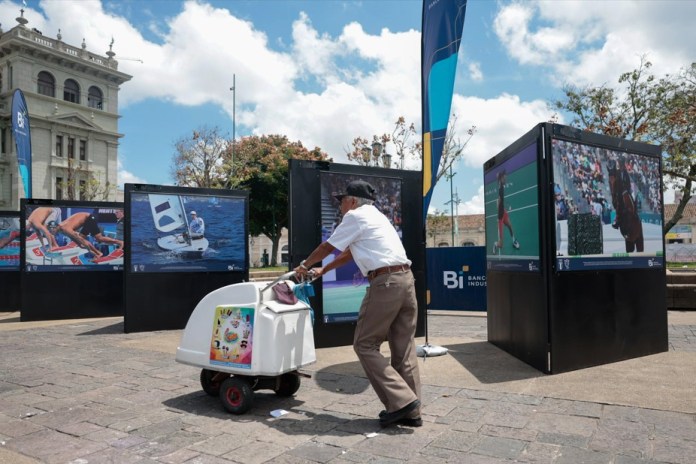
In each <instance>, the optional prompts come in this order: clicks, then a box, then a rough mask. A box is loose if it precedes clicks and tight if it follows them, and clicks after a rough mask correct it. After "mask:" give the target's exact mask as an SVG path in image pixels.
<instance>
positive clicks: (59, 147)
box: [56, 135, 63, 158]
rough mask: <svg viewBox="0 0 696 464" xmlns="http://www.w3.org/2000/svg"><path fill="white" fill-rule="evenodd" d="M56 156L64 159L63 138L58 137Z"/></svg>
mask: <svg viewBox="0 0 696 464" xmlns="http://www.w3.org/2000/svg"><path fill="white" fill-rule="evenodd" d="M56 156H60V157H61V158H62V157H63V136H62V135H56Z"/></svg>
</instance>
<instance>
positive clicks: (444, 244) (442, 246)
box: [437, 242, 450, 248]
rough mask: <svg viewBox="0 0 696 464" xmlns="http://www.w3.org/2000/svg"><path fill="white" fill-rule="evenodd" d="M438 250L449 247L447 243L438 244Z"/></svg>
mask: <svg viewBox="0 0 696 464" xmlns="http://www.w3.org/2000/svg"><path fill="white" fill-rule="evenodd" d="M437 246H438V248H444V247H448V246H450V245H449V243H447V242H440V243H438V244H437Z"/></svg>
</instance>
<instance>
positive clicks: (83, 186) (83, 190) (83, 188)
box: [80, 180, 87, 200]
mask: <svg viewBox="0 0 696 464" xmlns="http://www.w3.org/2000/svg"><path fill="white" fill-rule="evenodd" d="M86 194H87V182H85V181H84V180H81V181H80V200H85V199H86V198H85V195H86Z"/></svg>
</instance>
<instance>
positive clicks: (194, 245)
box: [129, 192, 247, 272]
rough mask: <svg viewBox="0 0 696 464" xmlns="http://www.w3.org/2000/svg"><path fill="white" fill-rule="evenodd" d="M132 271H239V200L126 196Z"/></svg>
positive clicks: (242, 255)
mask: <svg viewBox="0 0 696 464" xmlns="http://www.w3.org/2000/svg"><path fill="white" fill-rule="evenodd" d="M129 206H130V214H131V220H130V236H131V253H130V265H131V268H130V270H131V271H132V272H215V271H245V270H246V269H247V260H246V236H245V227H244V221H245V214H246V210H245V207H246V206H245V199H244V198H242V197H228V196H223V195H194V194H175V193H169V194H167V193H161V192H160V193H145V192H132V193H131V195H130V200H129Z"/></svg>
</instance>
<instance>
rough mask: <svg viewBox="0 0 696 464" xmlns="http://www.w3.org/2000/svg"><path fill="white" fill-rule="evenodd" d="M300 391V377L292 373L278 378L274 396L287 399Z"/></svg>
mask: <svg viewBox="0 0 696 464" xmlns="http://www.w3.org/2000/svg"><path fill="white" fill-rule="evenodd" d="M299 389H300V376H299V375H297V374H294V373H292V372H288V373H287V374H283V375H281V376H280V381H279V384H278V389H277V390H276V391H275V393H276V395H278V396H283V397H288V396H292V395H294V394H295V392H297V390H299Z"/></svg>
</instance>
